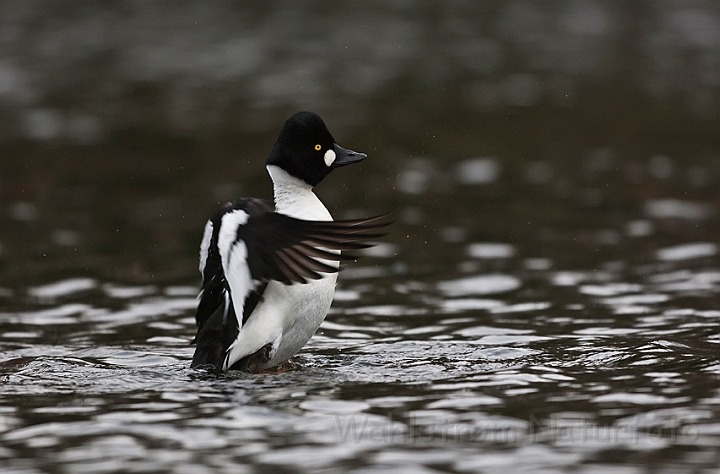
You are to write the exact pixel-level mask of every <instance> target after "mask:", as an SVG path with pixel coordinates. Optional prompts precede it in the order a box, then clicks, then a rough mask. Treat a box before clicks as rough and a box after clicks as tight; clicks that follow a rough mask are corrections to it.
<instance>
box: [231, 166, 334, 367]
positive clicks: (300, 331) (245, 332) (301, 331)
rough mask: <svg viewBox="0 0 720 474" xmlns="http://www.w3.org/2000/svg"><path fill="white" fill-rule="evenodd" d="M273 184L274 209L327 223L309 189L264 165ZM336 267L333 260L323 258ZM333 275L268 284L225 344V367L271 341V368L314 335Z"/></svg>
mask: <svg viewBox="0 0 720 474" xmlns="http://www.w3.org/2000/svg"><path fill="white" fill-rule="evenodd" d="M267 170H268V173H269V174H270V177H271V178H272V180H273V188H274V192H275V210H276V212H278V213H280V214H285V215H287V216H291V217H295V218H296V219H304V220H317V221H331V220H333V219H332V216H331V215H330V212H329V211H328V210H327V208H326V207H325V206H324V205H323V203H322V202H321V201H320V199H318V197H317V196H316V195H315V193H313V192H312V186H310V185H309V184H307V183H305V182H303V181H301V180H299V179H297V178H295V177H293V176H291V175H289V174H288V173H287V172H286V171H285V170H283V169H281V168H279V167H277V166H274V165H268V166H267ZM323 262H324V263H327V264H328V265H332V266H335V267H337V266H338V265H339V262H330V261H326V260H323ZM336 282H337V273H332V274H326V275H325V276H324V277H323V278H322V279H320V280H312V281H310V282H308V283H306V284H294V285H283V284H282V283H280V282H277V281H271V282H269V283H268V286H267V288H266V289H265V292H264V293H263V300H262V302H261V303H260V304H258V305H257V307H256V308H255V311H253V314H252V315H251V316H250V318H249V319H248V320H247V321H246V323H245V324H244V325H243V327H242V328H241V330H240V333H239V334H238V337H237V339H236V341H235V343H233V345H232V346H231V350H230V354H229V357H228V365H232V364H233V363H234V362H235V361H237V360H239V359H241V358H243V357H246V356H248V355H250V354H253V353H255V352H256V351H258V350H260V348H262V347H263V346H264V345H266V344H268V343H273V351H272V352H271V354H272V359H271V360H270V362H269V363H268V364H267V367H273V366H275V365H277V364H279V363H280V362H282V361H284V360H286V359H288V358H290V357H292V356H293V355H295V354H296V353H297V352H298V351H299V350H300V349H302V347H303V346H304V345H305V344H306V343H307V342H308V341H309V340H310V338H311V337H312V336H313V334H315V331H317V329H318V328H319V327H320V324H322V322H323V320H324V319H325V316H326V315H327V313H328V311H329V310H330V305H331V304H332V300H333V297H334V295H335V283H336Z"/></svg>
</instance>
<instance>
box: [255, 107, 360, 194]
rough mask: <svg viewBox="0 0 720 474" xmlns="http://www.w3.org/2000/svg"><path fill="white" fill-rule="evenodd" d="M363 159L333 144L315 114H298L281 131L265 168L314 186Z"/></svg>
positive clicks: (323, 123) (320, 120)
mask: <svg viewBox="0 0 720 474" xmlns="http://www.w3.org/2000/svg"><path fill="white" fill-rule="evenodd" d="M366 157H367V155H365V154H363V153H356V152H354V151H351V150H346V149H345V148H342V147H340V146H339V145H338V144H337V143H335V139H334V138H333V136H332V135H330V132H329V131H328V129H327V127H326V126H325V122H323V121H322V119H321V118H320V117H319V116H318V115H317V114H314V113H312V112H297V113H296V114H294V115H293V116H292V117H290V118H289V119H288V120H287V122H285V126H284V127H283V128H282V130H280V136H278V139H277V141H276V142H275V146H274V147H273V149H272V151H271V152H270V156H269V157H268V159H267V162H266V164H268V165H275V166H278V167H280V168H282V169H284V170H285V171H287V172H288V173H289V174H291V175H292V176H294V177H296V178H298V179H301V180H303V181H305V182H306V183H308V184H309V185H311V186H315V185H317V184H318V183H319V182H320V181H322V180H323V179H324V178H325V176H327V175H328V174H329V173H330V171H332V170H334V169H335V168H339V167H341V166H345V165H349V164H351V163H357V162H358V161H361V160H364V159H365V158H366Z"/></svg>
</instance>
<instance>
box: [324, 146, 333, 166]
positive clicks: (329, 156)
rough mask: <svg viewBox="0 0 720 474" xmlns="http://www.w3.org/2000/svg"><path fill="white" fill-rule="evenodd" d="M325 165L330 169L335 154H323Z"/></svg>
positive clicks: (328, 152) (327, 152)
mask: <svg viewBox="0 0 720 474" xmlns="http://www.w3.org/2000/svg"><path fill="white" fill-rule="evenodd" d="M324 158H325V164H326V165H327V166H328V167H330V166H332V164H333V163H335V152H334V151H333V150H328V151H326V152H325V157H324Z"/></svg>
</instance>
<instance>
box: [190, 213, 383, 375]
mask: <svg viewBox="0 0 720 474" xmlns="http://www.w3.org/2000/svg"><path fill="white" fill-rule="evenodd" d="M386 217H387V214H384V215H381V216H377V217H371V218H367V219H354V220H344V221H305V220H301V219H295V218H293V217H289V216H285V215H283V214H277V213H275V212H274V209H273V206H272V204H271V203H269V202H267V201H264V200H260V199H241V200H239V201H236V202H235V203H232V204H228V205H226V206H225V207H223V208H222V209H221V210H220V211H218V213H217V214H216V215H215V216H213V218H212V219H211V220H210V221H208V223H207V225H206V227H205V233H204V235H203V241H202V243H201V246H200V271H201V272H202V275H203V286H202V292H201V296H200V303H199V304H198V310H197V313H196V316H195V319H196V322H197V325H198V334H197V336H196V338H195V342H196V343H197V349H196V352H195V356H194V357H193V364H192V365H193V366H197V365H204V364H213V365H214V366H215V367H219V364H221V363H222V359H219V360H218V357H219V356H220V355H221V354H222V357H224V353H225V351H226V350H227V347H229V345H230V344H231V343H232V341H234V340H235V338H236V337H237V334H238V332H239V330H240V328H241V327H242V325H243V324H244V323H245V321H246V320H247V318H248V317H249V316H250V314H252V311H253V310H254V309H255V307H256V306H257V304H258V303H259V301H260V300H261V299H262V291H264V288H265V286H266V285H267V282H268V281H270V280H276V281H279V282H282V283H284V284H286V285H290V284H294V283H307V281H308V280H317V279H320V278H322V277H323V275H322V274H323V273H334V272H337V271H338V268H337V266H335V265H329V264H328V261H342V260H350V259H353V258H354V257H349V256H347V255H342V254H341V253H340V252H338V251H339V250H357V249H363V248H367V247H371V246H372V245H371V244H368V243H365V241H367V240H370V239H376V238H379V237H382V236H383V235H385V234H384V233H382V232H379V230H380V229H381V228H382V227H384V226H386V225H388V224H390V222H389V221H387V220H386V219H385V218H386ZM323 260H324V261H323Z"/></svg>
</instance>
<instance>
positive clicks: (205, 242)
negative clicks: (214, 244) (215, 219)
mask: <svg viewBox="0 0 720 474" xmlns="http://www.w3.org/2000/svg"><path fill="white" fill-rule="evenodd" d="M212 233H213V224H212V221H207V224H205V232H203V237H202V241H201V242H200V273H203V272H204V271H205V264H206V263H207V257H208V252H209V251H210V239H212Z"/></svg>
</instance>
